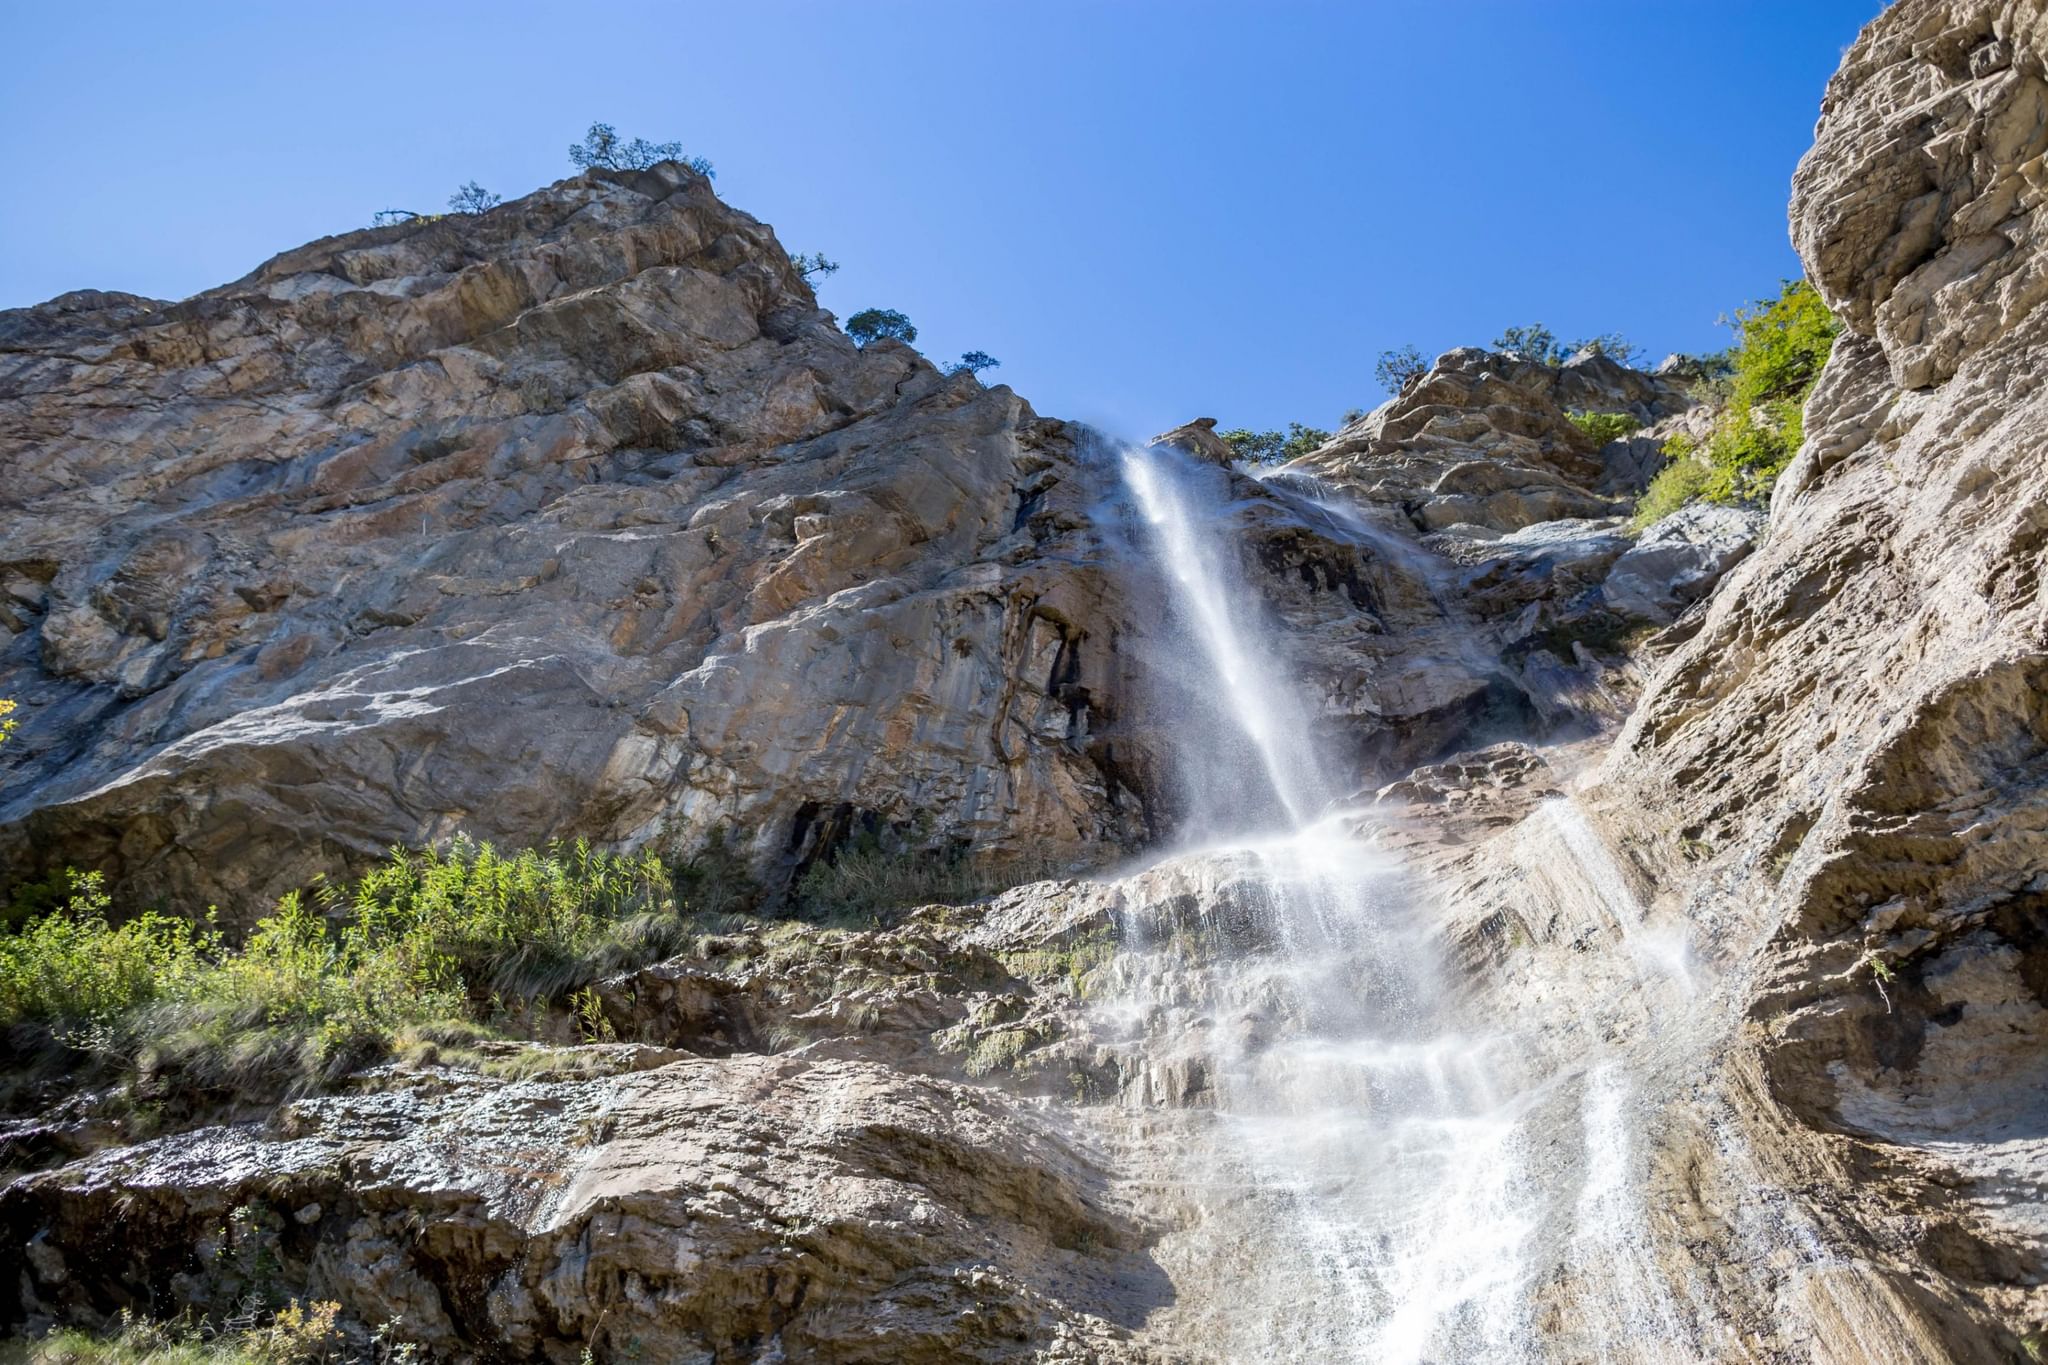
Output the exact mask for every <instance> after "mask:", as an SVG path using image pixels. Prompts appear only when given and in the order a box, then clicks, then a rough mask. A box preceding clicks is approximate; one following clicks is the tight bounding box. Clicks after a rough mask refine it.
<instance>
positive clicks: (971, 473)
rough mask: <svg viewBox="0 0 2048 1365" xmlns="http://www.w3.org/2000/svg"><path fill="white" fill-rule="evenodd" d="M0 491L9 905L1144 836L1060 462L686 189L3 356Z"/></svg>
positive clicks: (1053, 847)
mask: <svg viewBox="0 0 2048 1365" xmlns="http://www.w3.org/2000/svg"><path fill="white" fill-rule="evenodd" d="M0 470H4V478H0V547H4V548H0V636H4V638H0V695H7V696H12V697H15V698H17V699H18V700H20V701H21V702H22V704H23V712H22V715H23V719H24V724H23V726H22V729H21V733H20V735H19V736H18V738H17V739H16V740H15V741H14V742H13V743H11V744H10V745H8V746H7V749H6V750H5V752H4V753H0V764H4V765H5V766H4V773H0V793H4V795H0V866H5V867H7V868H8V870H9V872H10V874H14V875H16V876H18V875H23V874H26V873H29V872H33V871H35V870H38V869H39V868H41V867H43V866H45V865H47V864H48V863H50V862H52V861H55V860H59V859H61V860H63V861H67V862H71V863H76V864H79V865H86V866H99V867H102V868H105V869H106V870H107V871H109V872H110V873H111V874H112V875H113V876H114V877H115V879H116V880H117V882H118V883H120V884H121V885H122V886H123V887H124V888H126V889H127V890H129V891H131V892H133V893H137V894H142V895H163V896H170V897H173V898H176V899H179V900H189V901H194V902H198V903H203V899H202V898H221V899H222V900H223V901H224V903H225V902H234V903H236V904H237V905H239V904H242V903H245V902H250V903H258V904H260V902H261V901H262V900H263V899H264V898H265V897H267V896H268V895H270V894H274V893H275V892H276V891H278V890H281V889H283V888H285V887H288V886H291V885H294V884H299V883H302V882H303V881H304V880H305V878H306V877H308V876H309V875H311V874H312V873H313V872H316V871H321V870H329V871H331V870H334V869H335V868H336V867H337V866H338V865H339V864H342V863H345V862H346V861H347V860H348V859H349V858H351V857H356V856H360V855H365V854H373V853H375V852H376V851H378V850H380V849H382V848H385V847H387V846H389V845H391V844H393V843H398V842H403V843H417V842H421V841H426V840H434V839H438V838H444V837H446V836H448V835H450V834H452V833H453V832H454V831H455V830H456V829H458V828H463V829H469V830H472V831H474V832H475V833H477V834H479V835H481V836H483V837H489V838H496V839H500V840H505V841H512V842H520V843H529V842H539V841H544V840H546V839H550V838H557V837H575V836H579V835H582V836H589V837H592V838H594V839H598V840H602V841H612V842H623V841H643V840H646V839H649V838H654V837H657V836H659V837H663V838H667V839H671V840H673V841H675V842H677V843H678V844H679V845H681V846H683V847H688V846H692V845H694V844H696V843H698V842H701V841H702V840H703V839H704V838H706V837H708V836H709V834H710V833H711V832H712V831H714V830H718V829H724V830H725V831H727V833H728V834H730V835H731V836H733V837H734V838H735V839H736V840H737V841H739V842H740V843H742V844H743V845H744V846H745V847H747V848H748V849H749V851H750V852H751V854H752V856H753V857H754V859H755V861H756V862H757V863H759V864H761V865H763V866H766V867H774V866H782V865H792V864H798V863H801V862H802V861H803V860H804V859H805V858H807V857H809V856H812V855H813V854H814V853H815V851H816V846H817V843H818V840H819V838H820V837H821V836H825V837H830V836H833V835H836V834H838V833H839V832H842V831H844V830H845V829H846V828H847V827H848V826H849V825H851V824H856V823H863V822H864V823H866V824H868V825H871V826H876V825H887V826H890V827H895V828H899V829H901V830H902V831H904V834H905V837H906V838H914V839H917V840H920V841H923V842H927V843H931V842H959V843H972V844H975V845H977V846H981V847H984V848H987V849H990V850H993V851H1003V850H1006V849H1017V848H1029V849H1031V850H1033V851H1034V852H1037V853H1047V854H1052V855H1058V854H1061V853H1063V852H1072V851H1074V850H1077V849H1082V848H1092V847H1097V846H1101V845H1109V846H1112V847H1114V846H1117V845H1118V844H1120V843H1122V842H1124V841H1126V840H1129V839H1131V838H1133V837H1136V836H1138V835H1140V834H1142V832H1143V827H1144V818H1145V817H1144V812H1143V810H1142V806H1141V803H1140V802H1139V801H1138V799H1137V798H1136V797H1135V796H1134V795H1133V794H1132V793H1131V792H1130V791H1129V790H1128V789H1127V788H1126V787H1124V786H1122V785H1120V783H1119V781H1118V778H1117V775H1116V774H1117V771H1118V766H1117V765H1118V761H1119V756H1118V755H1117V754H1116V752H1115V750H1114V745H1113V742H1112V741H1109V740H1105V739H1101V738H1099V735H1100V732H1101V731H1102V730H1103V729H1105V728H1106V727H1107V726H1108V725H1109V724H1110V723H1111V722H1112V721H1113V719H1114V718H1113V717H1112V716H1111V715H1109V714H1108V713H1107V706H1108V702H1107V698H1109V697H1110V696H1111V695H1112V694H1114V693H1115V692H1116V691H1117V690H1118V689H1117V679H1118V676H1119V669H1120V665H1119V662H1118V660H1117V656H1116V635H1117V632H1118V629H1119V625H1120V622H1121V619H1122V618H1121V616H1120V614H1119V610H1120V609H1119V608H1118V607H1117V605H1116V604H1115V603H1114V602H1113V601H1112V599H1111V596H1110V592H1109V588H1108V585H1107V584H1106V582H1105V580H1104V577H1103V573H1102V570H1101V566H1100V564H1099V562H1098V561H1099V555H1098V545H1097V542H1096V540H1095V538H1094V537H1093V535H1092V533H1091V531H1090V529H1089V520H1088V511H1089V509H1090V508H1091V507H1092V506H1093V505H1094V504H1095V503H1096V502H1098V501H1099V500H1100V499H1101V498H1102V496H1103V495H1104V491H1105V488H1106V486H1107V485H1106V483H1105V477H1104V476H1103V475H1102V473H1101V472H1100V471H1099V470H1097V469H1091V468H1090V467H1089V466H1088V464H1087V462H1086V461H1085V460H1084V459H1083V458H1082V457H1081V450H1080V447H1079V445H1078V444H1077V433H1076V432H1075V431H1073V430H1072V429H1070V428H1067V427H1065V426H1063V425H1062V424H1059V423H1055V422H1049V421H1044V420H1041V419H1039V418H1038V417H1036V416H1035V415H1034V414H1033V413H1032V411H1031V409H1030V408H1029V407H1028V406H1027V405H1026V404H1025V403H1024V402H1023V401H1022V400H1020V399H1019V398H1017V397H1016V396H1015V395H1013V394H1012V393H1011V392H1010V391H1009V390H1007V389H1004V388H996V389H984V388H983V387H982V386H981V385H980V384H978V383H977V382H975V381H974V379H973V378H972V377H971V376H964V375H962V376H952V377H947V376H944V375H941V374H940V373H939V372H938V371H936V370H935V369H934V368H933V367H932V366H931V365H930V364H928V363H927V362H926V361H925V360H924V359H923V358H922V357H920V356H919V355H917V354H916V353H915V352H913V351H911V350H909V349H908V348H906V347H903V346H900V345H898V344H896V343H893V342H888V343H880V344H877V345H875V346H873V347H870V348H869V349H867V350H865V351H863V350H859V349H857V348H855V347H854V345H853V344H852V343H851V342H850V341H848V340H847V339H846V338H845V337H844V336H843V335H842V334H841V333H840V332H839V331H838V330H837V328H835V327H834V326H833V325H832V322H831V319H830V317H829V315H827V314H825V313H823V312H821V311H820V310H819V309H818V308H817V306H816V303H815V300H814V299H813V298H812V296H811V293H810V291H809V289H808V288H807V287H806V285H805V284H804V281H803V280H802V278H801V276H799V275H798V274H797V273H796V272H795V271H794V270H793V269H792V268H791V266H790V264H789V261H788V259H787V258H786V257H785V255H784V254H783V252H782V250H781V248H780V247H779V246H778V245H777V244H776V242H775V240H774V237H773V235H772V234H771V233H770V232H769V230H768V229H767V228H766V227H764V226H762V225H761V224H760V223H758V222H756V221H754V220H753V219H751V218H749V217H747V216H746V215H744V214H742V213H739V212H737V211H735V210H732V209H730V208H728V207H726V206H725V205H724V204H722V203H721V202H720V201H719V200H718V199H717V198H716V197H714V196H713V194H712V192H711V189H710V186H709V184H708V182H706V181H705V180H704V179H703V178H702V177H699V176H696V175H695V174H693V173H691V172H689V171H687V170H685V169H683V168H681V167H677V166H673V165H665V166H662V167H657V168H655V169H654V170H651V171H646V172H625V173H602V174H600V173H593V174H590V175H586V176H583V177H580V178H578V179H575V180H569V181H564V182H562V183H560V184H557V185H555V186H552V187H550V188H549V189H546V190H543V191H541V192H539V193H537V194H534V195H531V196H528V197H527V198H525V199H522V200H519V201H517V202H515V203H512V204H507V205H505V206H503V207H501V208H499V209H496V210H493V211H491V212H490V213H487V214H484V215H481V216H478V217H473V218H472V217H450V218H447V219H443V220H440V221H437V222H431V223H416V224H409V225H406V226H402V227H396V228H384V229H375V230H370V231H363V232H356V233H351V234H348V235H346V236H342V237H337V238H330V239H327V240H325V241H321V242H316V243H313V244H311V245H308V246H306V247H303V248H300V249H299V250H296V251H292V252H287V253H285V254H284V255H282V256H279V257H277V258H276V259H274V260H272V261H270V262H268V263H267V264H265V265H264V266H263V267H262V268H260V269H259V270H257V271H256V272H255V273H253V274H251V275H250V276H249V277H247V278H246V279H243V280H240V281H238V282H236V283H234V284H231V285H228V286H225V287H223V288H221V289H217V290H214V291H211V292H210V293H207V294H203V295H200V296H198V297H196V298H193V299H190V300H187V301H185V302H183V303H177V304H167V303H159V302H155V301H151V300H145V299H138V298H134V297H131V296H125V295H107V294H95V293H83V294H73V295H66V296H64V297H63V298H60V299H56V300H53V301H52V302H50V303H48V304H44V305H41V306H38V307H36V308H32V309H25V310H17V311H15V312H11V313H7V314H4V315H0ZM11 879H12V877H10V880H11Z"/></svg>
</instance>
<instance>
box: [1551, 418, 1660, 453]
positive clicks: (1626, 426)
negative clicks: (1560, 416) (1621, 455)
mask: <svg viewBox="0 0 2048 1365" xmlns="http://www.w3.org/2000/svg"><path fill="white" fill-rule="evenodd" d="M1565 417H1566V418H1567V419H1568V420H1569V421H1570V422H1571V424H1572V425H1573V426H1575V427H1577V428H1578V429H1579V430H1580V431H1583V432H1585V433H1586V435H1588V436H1590V437H1591V438H1592V439H1593V442H1594V444H1596V445H1603V446H1604V445H1606V444H1607V443H1608V442H1609V441H1618V440H1620V439H1621V438H1622V437H1624V436H1627V435H1629V434H1630V433H1631V432H1635V431H1640V430H1642V426H1643V424H1642V423H1641V422H1638V421H1637V420H1636V419H1635V418H1633V417H1631V416H1629V415H1628V414H1627V413H1625V412H1568V413H1566V414H1565Z"/></svg>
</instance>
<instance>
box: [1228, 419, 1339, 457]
mask: <svg viewBox="0 0 2048 1365" xmlns="http://www.w3.org/2000/svg"><path fill="white" fill-rule="evenodd" d="M1216 434H1217V435H1218V436H1219V437H1221V438H1222V440H1223V443H1224V444H1225V445H1227V446H1229V447H1230V449H1231V453H1232V454H1234V455H1236V456H1237V458H1238V459H1240V460H1249V461H1250V462H1251V463H1253V464H1285V463H1286V462H1287V461H1289V460H1292V459H1296V458H1298V457H1300V456H1303V455H1306V454H1308V453H1309V452H1310V451H1312V450H1315V449H1316V448H1318V447H1319V446H1321V445H1322V444H1323V443H1324V442H1326V441H1328V440H1329V439H1330V433H1329V432H1327V431H1323V430H1320V429H1319V428H1316V427H1308V426H1303V425H1302V424H1301V423H1299V422H1289V423H1288V424H1287V430H1286V431H1285V432H1279V431H1253V430H1251V429H1250V428H1249V427H1237V428H1234V429H1232V430H1230V431H1219V432H1217V433H1216Z"/></svg>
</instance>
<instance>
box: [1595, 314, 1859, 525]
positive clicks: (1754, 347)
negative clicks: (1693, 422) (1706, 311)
mask: <svg viewBox="0 0 2048 1365" xmlns="http://www.w3.org/2000/svg"><path fill="white" fill-rule="evenodd" d="M1732 325H1733V326H1734V327H1735V330H1736V343H1735V347H1734V349H1733V350H1731V351H1730V352H1729V353H1728V366H1729V372H1728V374H1727V376H1726V377H1725V378H1724V379H1716V380H1714V381H1712V382H1713V385H1714V394H1713V396H1715V397H1721V398H1723V401H1724V402H1725V404H1726V406H1725V407H1724V408H1723V409H1722V412H1721V414H1720V416H1719V417H1718V418H1716V419H1715V422H1714V428H1713V431H1712V432H1710V433H1709V434H1708V436H1707V439H1706V442H1705V444H1704V445H1703V446H1702V447H1701V448H1700V449H1699V450H1698V451H1693V450H1691V448H1690V447H1688V448H1687V450H1686V455H1687V457H1688V459H1687V461H1686V462H1687V463H1690V464H1693V465H1695V466H1696V472H1693V471H1690V470H1688V471H1679V470H1678V466H1679V464H1680V463H1681V462H1680V461H1678V460H1676V459H1674V461H1673V462H1672V465H1671V466H1668V467H1667V468H1666V469H1665V470H1664V472H1663V473H1661V474H1659V475H1658V480H1657V482H1653V483H1652V484H1651V485H1650V492H1649V493H1647V494H1645V495H1644V502H1643V504H1639V505H1638V507H1637V509H1636V520H1637V521H1638V522H1642V523H1646V518H1645V513H1644V507H1645V506H1646V505H1647V504H1648V503H1649V500H1650V498H1651V496H1652V495H1655V496H1657V497H1658V498H1659V503H1658V505H1659V506H1664V507H1665V511H1667V512H1668V511H1670V510H1671V508H1672V507H1674V506H1676V504H1670V505H1668V506H1667V505H1666V504H1669V503H1670V498H1671V497H1673V496H1675V495H1676V494H1677V493H1678V492H1679V491H1680V490H1681V489H1683V490H1684V491H1685V499H1682V500H1689V499H1691V498H1694V497H1704V498H1707V499H1709V500H1711V501H1714V502H1761V501H1762V500H1763V499H1765V498H1767V497H1769V496H1770V492H1771V487H1772V485H1773V484H1775V483H1776V482H1777V479H1778V475H1779V474H1780V473H1782V472H1783V471H1784V468H1785V466H1786V465H1788V464H1790V463H1791V462H1792V457H1793V456H1794V455H1796V454H1798V453H1799V446H1800V443H1801V442H1802V441H1804V440H1805V436H1806V433H1805V426H1804V413H1803V410H1804V408H1805V404H1806V396H1807V394H1808V393H1810V392H1812V390H1813V385H1814V381H1816V380H1817V379H1819V378H1820V371H1821V367H1822V366H1823V365H1825V364H1826V363H1827V358H1828V352H1829V350H1830V349H1831V348H1832V347H1833V346H1834V342H1835V335H1836V333H1838V332H1840V331H1841V324H1840V323H1839V322H1837V321H1836V320H1835V316H1834V314H1832V313H1830V312H1829V311H1828V309H1827V305H1826V304H1825V303H1823V302H1821V298H1820V295H1819V294H1818V293H1817V292H1816V291H1815V290H1814V288H1813V286H1812V285H1811V284H1808V283H1807V282H1806V281H1805V280H1791V281H1788V282H1787V283H1786V285H1785V287H1784V288H1783V289H1782V290H1781V291H1780V292H1779V293H1778V296H1777V297H1776V298H1771V299H1764V300H1761V301H1759V302H1757V303H1755V304H1752V305H1751V306H1750V307H1748V308H1746V309H1738V310H1737V311H1736V313H1735V317H1734V318H1733V320H1732ZM1668 449H1670V447H1667V450H1668ZM1660 484H1661V485H1662V490H1661V492H1660ZM1658 515H1663V513H1659V514H1658ZM1647 520H1655V517H1649V518H1647Z"/></svg>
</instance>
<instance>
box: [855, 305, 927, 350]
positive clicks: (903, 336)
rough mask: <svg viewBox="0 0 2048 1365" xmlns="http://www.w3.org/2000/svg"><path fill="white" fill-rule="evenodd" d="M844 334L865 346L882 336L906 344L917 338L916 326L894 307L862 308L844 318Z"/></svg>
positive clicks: (880, 338)
mask: <svg viewBox="0 0 2048 1365" xmlns="http://www.w3.org/2000/svg"><path fill="white" fill-rule="evenodd" d="M846 334H847V335H848V336H850V337H852V338H853V339H854V341H855V342H856V343H857V344H859V345H861V346H866V345H867V344H868V343H869V342H872V341H880V340H882V339H883V338H884V337H887V338H890V339H892V340H895V341H901V342H903V343H905V344H906V345H907V344H909V343H910V342H913V341H915V340H917V328H916V327H915V326H913V325H912V324H911V321H910V319H909V318H907V317H905V316H903V314H901V313H899V312H897V311H896V310H895V309H894V308H863V309H861V310H860V311H859V312H858V313H855V314H854V315H853V316H852V317H850V318H848V319H847V320H846Z"/></svg>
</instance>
